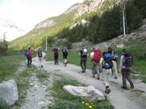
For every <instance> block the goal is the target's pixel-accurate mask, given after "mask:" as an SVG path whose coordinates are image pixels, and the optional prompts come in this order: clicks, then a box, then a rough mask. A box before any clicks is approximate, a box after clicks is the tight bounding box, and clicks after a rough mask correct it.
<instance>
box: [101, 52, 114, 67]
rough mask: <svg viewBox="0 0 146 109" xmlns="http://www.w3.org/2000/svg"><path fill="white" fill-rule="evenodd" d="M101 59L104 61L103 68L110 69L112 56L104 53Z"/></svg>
mask: <svg viewBox="0 0 146 109" xmlns="http://www.w3.org/2000/svg"><path fill="white" fill-rule="evenodd" d="M103 59H104V62H103V68H105V69H110V68H112V67H113V62H112V56H111V54H110V53H104V54H103Z"/></svg>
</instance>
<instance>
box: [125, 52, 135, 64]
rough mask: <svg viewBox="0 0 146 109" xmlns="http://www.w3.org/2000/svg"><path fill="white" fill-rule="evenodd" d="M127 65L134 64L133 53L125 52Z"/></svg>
mask: <svg viewBox="0 0 146 109" xmlns="http://www.w3.org/2000/svg"><path fill="white" fill-rule="evenodd" d="M123 65H124V66H125V67H132V66H133V55H132V53H125V54H124V64H123Z"/></svg>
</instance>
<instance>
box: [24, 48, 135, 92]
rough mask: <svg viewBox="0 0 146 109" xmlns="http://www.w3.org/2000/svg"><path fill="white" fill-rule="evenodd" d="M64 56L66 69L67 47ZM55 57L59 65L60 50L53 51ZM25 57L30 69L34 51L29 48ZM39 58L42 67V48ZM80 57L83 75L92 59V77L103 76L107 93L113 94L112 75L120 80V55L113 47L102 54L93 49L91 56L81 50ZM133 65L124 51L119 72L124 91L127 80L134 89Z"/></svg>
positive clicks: (98, 77)
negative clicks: (110, 83) (111, 87)
mask: <svg viewBox="0 0 146 109" xmlns="http://www.w3.org/2000/svg"><path fill="white" fill-rule="evenodd" d="M61 51H62V56H63V64H64V67H66V65H67V57H68V50H67V48H66V47H63V48H62V50H61ZM52 53H53V56H54V64H55V65H58V64H59V62H58V57H59V50H58V48H53V50H52ZM25 55H26V56H27V60H28V61H27V66H28V67H30V66H31V63H32V51H31V48H28V50H26V52H25ZM37 56H38V60H39V62H40V66H41V67H43V65H42V57H43V53H42V49H41V47H40V48H38V50H37ZM79 56H80V66H81V70H82V71H81V73H85V72H86V62H87V58H88V57H90V60H91V62H92V77H93V78H95V75H96V74H97V79H98V80H99V79H100V76H101V74H102V77H103V83H104V85H105V93H107V94H109V93H110V92H111V89H110V87H109V82H110V79H109V78H110V75H111V74H112V72H113V71H114V73H113V74H114V78H115V79H117V78H118V73H117V72H118V71H117V60H118V53H117V51H115V50H113V49H112V48H111V47H108V50H107V52H103V53H101V51H100V50H99V49H96V48H93V49H92V51H91V53H90V55H89V54H88V51H87V49H86V48H84V47H83V48H81V50H80V51H79ZM132 65H133V56H132V54H131V53H129V52H127V51H126V49H123V51H122V55H121V57H120V66H119V72H120V73H121V74H122V84H123V85H122V87H121V88H122V89H127V83H126V80H128V82H129V83H130V86H131V88H134V84H133V82H132V80H131V78H130V73H131V67H132Z"/></svg>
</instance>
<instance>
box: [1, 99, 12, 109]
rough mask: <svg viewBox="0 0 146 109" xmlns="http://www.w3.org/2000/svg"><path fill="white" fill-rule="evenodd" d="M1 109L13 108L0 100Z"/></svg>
mask: <svg viewBox="0 0 146 109" xmlns="http://www.w3.org/2000/svg"><path fill="white" fill-rule="evenodd" d="M0 109H11V107H10V106H9V105H8V104H7V103H6V101H4V100H2V99H0Z"/></svg>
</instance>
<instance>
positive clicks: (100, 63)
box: [99, 58, 103, 72]
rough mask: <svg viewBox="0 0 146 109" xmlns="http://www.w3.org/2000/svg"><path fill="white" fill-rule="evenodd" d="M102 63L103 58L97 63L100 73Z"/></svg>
mask: <svg viewBox="0 0 146 109" xmlns="http://www.w3.org/2000/svg"><path fill="white" fill-rule="evenodd" d="M102 62H103V58H101V59H100V62H99V71H100V72H102Z"/></svg>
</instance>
